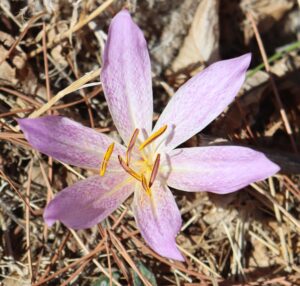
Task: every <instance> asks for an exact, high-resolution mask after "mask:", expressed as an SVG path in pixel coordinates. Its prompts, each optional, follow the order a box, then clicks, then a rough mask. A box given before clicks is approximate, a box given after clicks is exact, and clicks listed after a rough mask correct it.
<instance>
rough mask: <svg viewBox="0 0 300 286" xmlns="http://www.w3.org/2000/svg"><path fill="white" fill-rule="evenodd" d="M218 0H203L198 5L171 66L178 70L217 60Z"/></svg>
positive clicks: (218, 56)
mask: <svg viewBox="0 0 300 286" xmlns="http://www.w3.org/2000/svg"><path fill="white" fill-rule="evenodd" d="M218 13H219V1H218V0H203V1H201V2H200V4H199V5H198V8H197V11H196V14H195V16H194V19H193V22H192V25H191V28H190V30H189V33H188V35H187V37H186V38H185V40H184V43H183V45H182V47H181V49H180V51H179V54H178V56H177V58H176V59H175V60H174V62H173V65H172V68H173V70H174V71H178V70H180V69H183V68H185V67H187V66H190V65H193V64H196V63H199V62H207V63H211V62H214V61H217V60H219V58H220V55H219V36H220V35H219V34H220V32H219V17H218Z"/></svg>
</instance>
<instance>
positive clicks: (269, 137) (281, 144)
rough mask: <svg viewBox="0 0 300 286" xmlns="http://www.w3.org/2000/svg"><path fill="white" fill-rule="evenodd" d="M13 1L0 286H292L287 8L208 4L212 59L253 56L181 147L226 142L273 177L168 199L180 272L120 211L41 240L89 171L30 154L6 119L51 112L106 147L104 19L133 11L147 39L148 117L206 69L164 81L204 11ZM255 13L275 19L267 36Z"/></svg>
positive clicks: (298, 272) (292, 104) (293, 75)
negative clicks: (62, 198) (229, 95)
mask: <svg viewBox="0 0 300 286" xmlns="http://www.w3.org/2000/svg"><path fill="white" fill-rule="evenodd" d="M202 1H203V2H204V0H202ZM20 2H21V3H19V4H18V3H17V2H16V3H15V2H14V1H3V3H1V4H0V9H1V14H0V21H1V27H3V30H2V28H1V31H0V124H1V133H0V139H1V141H0V144H1V153H0V162H1V167H0V196H1V197H0V221H1V223H0V226H1V231H0V237H1V244H0V281H1V280H2V283H3V285H36V286H37V285H61V286H62V285H94V286H96V285H100V282H99V281H100V280H99V279H100V278H101V279H104V277H107V281H108V282H107V285H143V284H144V285H153V284H154V282H153V275H154V277H155V279H156V281H157V284H158V285H300V265H299V264H300V240H299V234H300V222H299V217H300V207H299V201H300V190H299V178H300V177H299V173H300V172H299V170H300V157H299V155H298V151H297V150H298V149H299V143H298V142H300V141H299V138H300V135H299V126H300V116H299V110H300V100H299V92H300V85H299V80H298V79H299V67H300V57H299V56H298V53H299V48H300V45H299V42H295V41H296V39H297V36H298V37H299V35H297V34H295V32H294V31H295V30H296V29H294V26H292V25H293V24H292V23H294V22H293V21H292V20H290V18H291V19H294V18H292V17H294V16H293V15H294V13H295V11H296V12H297V9H298V7H297V1H294V3H292V5H290V2H293V1H276V0H272V1H271V0H270V1H260V2H259V1H258V2H256V1H249V0H243V1H240V2H241V3H240V4H238V3H235V1H232V3H231V1H230V3H229V2H228V1H220V3H219V5H220V9H222V10H220V13H216V14H215V17H220V19H219V21H220V23H221V25H220V31H219V33H220V39H219V41H216V42H219V43H220V45H219V47H218V50H219V53H220V54H222V56H223V57H224V58H227V57H231V56H235V55H238V54H241V53H243V52H245V51H249V50H251V51H252V52H253V64H252V72H250V73H249V76H248V78H247V81H246V83H245V85H244V87H243V89H242V91H241V93H240V94H239V96H238V98H237V100H236V101H235V103H233V104H232V105H231V106H230V108H229V109H228V110H226V112H225V113H224V115H225V116H220V118H218V119H217V120H216V121H215V122H213V123H212V124H211V125H210V126H209V127H208V128H206V129H205V130H204V133H205V134H207V135H206V136H200V135H199V136H195V137H194V138H192V139H191V140H189V141H188V142H187V143H186V145H187V146H197V145H199V144H205V143H206V141H212V140H217V139H219V138H226V139H229V140H231V141H233V142H234V143H235V144H245V145H249V146H251V147H253V148H257V149H261V150H263V151H265V153H266V154H267V155H268V156H269V157H270V158H271V159H272V160H274V161H276V162H277V163H278V164H279V165H280V166H281V167H282V172H281V173H280V174H278V175H276V176H275V177H273V178H270V179H269V180H267V181H265V182H259V183H255V184H252V185H251V186H249V187H247V188H245V189H243V190H241V191H239V192H237V193H233V194H229V195H226V196H217V195H212V194H207V193H197V194H190V193H188V194H187V193H183V192H179V191H175V190H174V194H175V196H176V199H177V201H178V205H179V207H180V211H181V214H182V217H183V222H184V223H183V226H182V230H181V233H180V234H179V235H178V240H177V242H178V247H179V249H180V250H181V251H182V253H183V255H184V256H185V257H186V262H185V263H181V262H175V261H171V260H168V259H165V258H163V257H160V256H159V255H157V254H156V253H154V252H153V251H152V250H151V249H150V248H149V247H148V246H147V245H146V244H145V243H144V241H143V239H142V238H141V235H140V233H139V231H138V230H137V228H136V225H135V222H134V220H133V216H132V213H131V210H130V207H129V206H130V202H129V201H127V202H125V203H124V205H122V206H121V207H120V208H119V209H118V210H117V211H116V212H114V213H113V214H112V215H111V216H110V217H109V218H108V219H106V220H105V221H104V222H102V223H101V224H99V225H98V226H95V227H94V228H92V229H89V230H85V231H74V230H71V229H67V228H66V227H65V226H63V225H61V224H56V225H55V226H53V227H52V228H51V229H48V228H47V226H46V225H45V223H44V221H43V218H42V213H43V209H44V207H45V205H46V204H47V202H49V200H50V199H51V198H52V197H53V194H55V193H56V192H58V191H60V190H61V189H62V188H64V187H66V186H67V185H70V184H72V183H74V182H76V181H78V180H79V179H82V178H84V177H86V176H88V175H89V173H88V172H87V171H83V170H80V169H78V168H73V167H72V166H69V165H67V164H63V163H60V162H57V161H53V160H52V158H48V157H46V156H44V155H41V154H39V153H37V152H36V151H34V150H32V148H31V146H30V145H29V144H28V143H27V142H26V140H25V139H24V136H23V135H22V133H21V132H20V130H19V127H18V125H17V122H16V119H17V118H23V117H32V118H34V117H38V116H41V115H43V114H46V113H48V114H61V115H65V116H68V117H70V118H73V119H74V120H77V121H79V122H81V123H83V124H84V125H87V126H90V127H92V128H95V129H96V130H98V131H99V132H105V133H106V134H109V135H111V136H114V137H115V136H117V135H116V132H115V127H114V126H113V125H112V120H111V117H110V115H109V112H108V108H107V105H106V103H105V100H104V97H103V93H102V88H101V86H98V84H97V82H98V77H99V73H100V69H101V56H102V52H103V46H104V43H105V39H106V31H107V27H108V24H109V21H110V19H111V18H112V16H113V15H114V14H115V13H116V12H118V11H119V10H120V9H121V8H122V7H124V6H127V7H129V9H131V10H132V11H135V13H134V15H135V17H136V20H137V21H138V23H139V25H140V26H141V27H142V28H143V30H144V31H145V34H146V37H147V39H148V41H149V48H150V54H151V55H153V71H154V74H153V85H154V93H155V98H154V103H155V111H156V115H155V119H157V117H158V115H159V113H160V112H161V110H162V107H163V106H164V105H166V103H167V101H168V98H169V97H170V96H172V94H173V92H174V90H176V89H177V88H178V86H179V85H180V84H182V82H184V81H185V80H187V79H188V78H189V77H190V76H191V75H192V74H194V73H195V72H196V71H198V70H199V69H202V68H203V67H204V66H205V65H206V64H207V62H205V61H206V60H205V59H204V60H203V57H201V58H199V59H198V62H196V63H194V64H192V65H191V64H190V62H189V65H188V66H185V67H184V66H181V67H180V68H178V69H177V70H176V71H174V70H172V66H173V64H172V63H174V62H175V61H176V55H177V54H179V50H180V47H181V46H182V45H183V41H184V38H185V37H184V35H186V34H187V32H188V28H189V26H190V25H191V23H192V21H193V15H194V12H195V11H194V10H193V9H194V6H195V5H196V6H198V4H199V3H201V0H197V1H195V2H193V3H192V2H191V1H189V0H185V1H179V0H178V1H177V0H176V1H174V2H173V1H158V0H152V1H150V0H148V1H140V3H139V1H120V0H115V1H113V0H106V1H100V0H99V1H98V0H90V1H87V0H86V1H84V0H82V1H81V2H78V3H73V4H70V3H69V2H68V1H65V0H63V1H53V2H51V1H44V3H46V4H45V5H46V6H43V5H40V6H39V5H38V3H40V2H41V3H42V2H43V1H25V0H24V1H20ZM171 2H172V3H171ZM262 2H266V3H265V4H266V6H267V7H269V8H268V9H269V10H268V11H266V10H264V9H266V8H265V6H264V4H263V3H262ZM279 2H280V3H279ZM7 3H8V4H7ZM41 3H40V4H41ZM51 3H52V4H53V5H51ZM195 3H196V4H195ZM249 3H250V4H249ZM255 3H256V4H255ZM258 3H259V4H258ZM285 3H286V4H285ZM272 4H274V5H275V4H276V5H277V4H278V6H276V7H278V9H277V10H276V11H275V10H274V11H273V10H272V9H271V8H270V7H273V6H272ZM279 4H280V5H279ZM255 5H257V6H255ZM216 7H217V5H216ZM241 7H246V8H245V9H246V10H245V9H244V8H241ZM274 7H275V6H274ZM243 9H244V10H243ZM280 9H281V10H282V11H281V10H280ZM279 10H280V11H279ZM278 11H279V12H282V13H281V14H282V15H281V14H280V13H279V12H278ZM268 13H269V14H268ZM272 13H273V14H272ZM182 15H189V17H185V18H184V19H183V18H181V17H183V16H182ZM247 15H248V18H247ZM266 15H267V16H270V15H271V16H272V15H274V17H273V18H274V22H272V25H269V24H268V25H267V24H266V19H267V17H266ZM278 15H280V16H278ZM203 17H205V15H203ZM264 17H265V18H264ZM171 19H172V21H171ZM268 21H269V18H268ZM180 25H182V30H180V29H179V28H178V27H180ZM276 25H277V26H276ZM289 25H290V26H289ZM174 27H176V29H175V28H174ZM282 27H285V28H284V29H283V28H282ZM229 28H230V29H229ZM276 29H279V31H281V30H282V31H283V32H282V33H281V32H280V33H278V34H277V32H276V31H277V30H276ZM237 30H238V31H239V34H237V35H236V36H235V35H232V33H229V31H237ZM261 30H262V31H263V32H261ZM175 33H176V35H175ZM266 33H273V34H274V36H273V37H269V36H267V34H266ZM168 36H169V37H170V38H171V39H172V37H174V38H175V36H176V37H177V38H176V41H174V45H172V43H171V44H169V45H168V53H167V58H164V57H163V50H164V47H165V46H164V45H163V44H162V43H161V41H162V39H167V38H168ZM216 36H217V34H216ZM264 38H266V39H265V41H264ZM298 39H299V38H298ZM256 40H257V42H258V45H257V43H256ZM229 43H230V44H229ZM164 44H165V43H164ZM278 48H280V49H279V50H278ZM159 51H160V52H161V54H160V55H159ZM272 55H273V56H272ZM180 57H181V60H182V57H183V58H184V53H183V52H182V53H180ZM208 61H209V60H208ZM166 62H168V63H169V64H166ZM180 63H182V61H180ZM261 64H262V65H261ZM176 66H178V59H177V63H176ZM264 68H265V71H264ZM93 81H96V83H95V84H93V83H92V82H93ZM199 108H201V107H199ZM208 135H209V136H208ZM141 263H142V265H144V266H141ZM151 273H152V274H151ZM151 275H152V276H151ZM137 281H139V283H141V284H137V283H138V282H137ZM97 283H98V284H97ZM103 283H104V282H103ZM142 283H143V284H142ZM101 285H102V284H101ZM103 285H104V284H103ZM105 285H106V284H105Z"/></svg>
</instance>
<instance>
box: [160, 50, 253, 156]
mask: <svg viewBox="0 0 300 286" xmlns="http://www.w3.org/2000/svg"><path fill="white" fill-rule="evenodd" d="M250 60H251V54H246V55H243V56H241V57H238V58H234V59H230V60H224V61H219V62H216V63H215V64H213V65H211V66H209V67H208V68H206V69H205V70H203V71H202V72H200V73H199V74H197V75H196V76H194V77H193V78H191V79H190V80H189V81H188V82H186V83H185V84H184V85H183V86H182V87H180V88H179V89H178V91H177V92H176V94H175V95H174V96H173V97H172V99H171V100H170V102H169V104H168V105H167V107H166V108H165V110H164V112H163V113H162V115H161V116H160V118H159V119H158V121H157V124H156V125H155V128H154V131H156V130H158V129H159V128H160V127H162V126H163V125H168V132H166V133H165V136H164V138H165V137H166V136H168V138H167V139H166V140H165V142H164V144H165V146H164V148H165V150H171V149H173V148H175V147H176V146H178V145H180V144H181V143H183V142H184V141H186V140H187V139H189V138H190V137H192V136H193V135H195V134H196V133H198V132H199V131H201V130H202V129H203V128H205V127H206V126H207V125H208V124H209V123H210V122H211V121H212V120H214V119H215V118H216V117H217V116H218V115H219V114H220V113H221V112H222V111H223V110H224V109H225V108H226V106H227V105H229V104H230V103H231V102H232V100H233V99H234V97H235V96H236V94H237V93H238V91H239V89H240V87H241V85H242V83H243V82H244V79H245V74H246V70H247V68H248V66H249V64H250Z"/></svg>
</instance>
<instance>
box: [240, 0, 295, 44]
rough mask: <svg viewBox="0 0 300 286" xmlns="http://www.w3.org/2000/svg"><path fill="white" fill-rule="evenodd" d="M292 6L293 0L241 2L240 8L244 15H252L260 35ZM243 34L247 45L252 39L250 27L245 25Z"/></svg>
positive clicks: (248, 0) (245, 0)
mask: <svg viewBox="0 0 300 286" xmlns="http://www.w3.org/2000/svg"><path fill="white" fill-rule="evenodd" d="M294 4H295V1H293V0H271V1H270V0H242V1H241V4H240V7H241V10H242V11H243V12H244V13H245V14H246V13H247V12H248V11H251V12H252V13H253V14H254V16H255V19H256V21H257V26H258V29H259V31H260V33H264V32H266V31H268V30H269V29H270V28H271V27H272V26H273V25H274V24H275V23H276V22H278V21H279V20H280V19H281V18H282V17H283V16H284V15H285V14H286V12H287V11H289V10H290V9H292V8H293V6H294ZM245 21H247V20H245ZM244 33H245V42H246V44H247V43H249V41H250V40H251V38H252V37H253V30H252V29H251V27H250V25H245V30H244Z"/></svg>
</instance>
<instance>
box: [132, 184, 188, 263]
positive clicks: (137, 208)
mask: <svg viewBox="0 0 300 286" xmlns="http://www.w3.org/2000/svg"><path fill="white" fill-rule="evenodd" d="M151 190H152V198H151V197H150V196H149V195H148V194H147V193H146V192H145V191H144V189H142V188H141V187H140V184H139V186H138V188H137V189H136V190H135V194H134V201H133V213H134V216H135V220H136V223H137V226H138V228H139V229H140V231H141V234H142V236H143V238H144V239H145V241H146V242H147V243H148V244H149V246H150V247H151V248H152V249H153V250H154V251H156V252H157V253H158V254H160V255H162V256H165V257H167V258H171V259H175V260H180V261H184V258H183V256H182V255H181V253H180V252H179V250H178V249H177V246H176V241H175V239H176V235H177V233H178V232H179V230H180V227H181V216H180V212H179V210H178V207H177V205H176V202H175V200H174V197H173V195H172V193H171V191H170V190H169V188H168V187H167V186H166V185H160V183H159V182H158V181H157V182H156V183H155V184H154V185H153V186H152V188H151Z"/></svg>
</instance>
